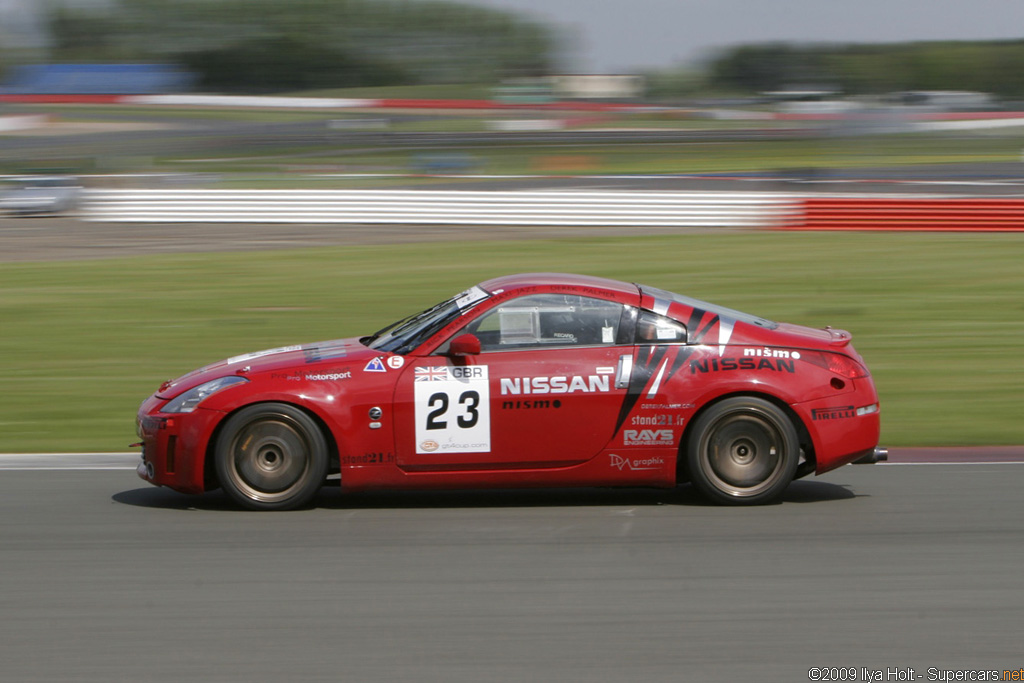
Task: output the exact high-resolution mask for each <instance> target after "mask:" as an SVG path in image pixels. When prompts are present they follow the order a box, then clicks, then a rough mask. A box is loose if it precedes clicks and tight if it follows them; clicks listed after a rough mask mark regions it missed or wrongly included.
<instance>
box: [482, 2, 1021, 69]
mask: <svg viewBox="0 0 1024 683" xmlns="http://www.w3.org/2000/svg"><path fill="white" fill-rule="evenodd" d="M462 1H463V2H469V3H470V4H474V5H480V6H486V7H495V8H500V9H508V10H516V11H521V12H526V13H529V14H531V15H533V17H534V18H537V19H541V20H543V21H544V22H545V23H551V24H555V25H556V26H558V27H560V28H562V29H564V30H565V31H567V32H568V35H569V36H570V38H571V40H570V41H569V43H568V44H569V46H570V51H569V53H568V55H567V57H568V63H567V67H568V68H567V70H569V71H572V72H575V73H634V72H636V71H640V70H644V69H649V68H652V67H669V66H672V65H675V64H679V63H688V62H694V61H697V60H700V59H701V58H707V57H709V56H711V55H713V53H714V51H715V50H718V49H721V48H723V47H728V46H731V45H736V44H739V43H762V42H774V41H789V42H801V43H808V42H843V43H846V42H851V43H891V42H904V41H917V40H991V39H1007V38H1020V39H1024V0H462Z"/></svg>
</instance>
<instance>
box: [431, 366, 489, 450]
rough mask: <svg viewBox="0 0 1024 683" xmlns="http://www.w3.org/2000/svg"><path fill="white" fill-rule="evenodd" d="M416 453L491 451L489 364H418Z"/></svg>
mask: <svg viewBox="0 0 1024 683" xmlns="http://www.w3.org/2000/svg"><path fill="white" fill-rule="evenodd" d="M415 371H416V374H415V376H414V388H415V394H414V397H413V398H414V400H415V402H416V452H417V453H436V452H446V453H489V452H490V450H491V396H490V384H489V381H488V377H487V366H480V365H473V366H466V367H426V368H415Z"/></svg>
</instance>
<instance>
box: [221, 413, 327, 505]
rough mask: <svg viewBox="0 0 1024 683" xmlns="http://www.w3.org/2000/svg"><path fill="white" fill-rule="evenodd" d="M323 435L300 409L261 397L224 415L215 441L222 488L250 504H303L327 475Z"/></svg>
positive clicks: (235, 497)
mask: <svg viewBox="0 0 1024 683" xmlns="http://www.w3.org/2000/svg"><path fill="white" fill-rule="evenodd" d="M327 453H328V448H327V441H326V439H325V438H324V435H323V432H322V431H321V430H320V427H319V426H318V425H317V424H316V422H315V421H314V420H313V419H312V418H311V417H310V416H309V415H307V414H306V413H305V412H303V411H302V410H299V409H298V408H296V407H294V406H290V405H287V404H283V403H261V404H257V405H252V406H249V407H247V408H243V409H241V410H239V411H238V412H237V413H235V414H234V415H232V416H231V417H230V418H228V421H227V422H226V423H225V425H224V429H223V430H221V433H220V436H219V437H218V438H217V443H216V456H215V457H216V466H217V475H218V477H219V479H220V483H221V486H222V487H223V488H224V490H225V492H226V493H227V494H228V495H229V496H230V497H231V498H232V499H233V500H234V501H235V502H237V503H239V504H240V505H242V506H244V507H247V508H249V509H251V510H290V509H293V508H297V507H301V506H303V505H306V504H308V503H309V502H310V501H311V500H312V499H313V496H315V495H316V493H317V491H318V490H319V489H320V487H321V485H322V484H323V481H324V478H325V477H326V476H327V460H328V455H327Z"/></svg>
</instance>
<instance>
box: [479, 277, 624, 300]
mask: <svg viewBox="0 0 1024 683" xmlns="http://www.w3.org/2000/svg"><path fill="white" fill-rule="evenodd" d="M552 286H563V287H574V288H587V287H589V288H592V289H603V290H605V291H609V292H614V293H616V294H620V295H624V296H627V297H635V296H638V295H639V294H640V289H639V288H638V287H637V286H636V285H634V284H629V283H627V282H620V281H619V280H610V279H608V278H603V277H594V276H592V275H573V274H569V273H521V274H519V275H506V276H504V277H497V278H494V279H491V280H486V281H485V282H481V283H480V288H481V289H483V290H484V291H486V292H487V293H489V294H497V293H498V292H502V291H510V290H515V289H521V288H523V287H552Z"/></svg>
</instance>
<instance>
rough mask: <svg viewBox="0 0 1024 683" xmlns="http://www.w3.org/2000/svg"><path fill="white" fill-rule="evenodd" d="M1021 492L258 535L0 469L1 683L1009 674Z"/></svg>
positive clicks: (368, 518)
mask: <svg viewBox="0 0 1024 683" xmlns="http://www.w3.org/2000/svg"><path fill="white" fill-rule="evenodd" d="M977 455H978V454H975V456H977ZM1004 455H1005V456H1009V455H1010V452H1009V451H1005V452H1004ZM1019 456H1020V453H1019V452H1016V454H1015V455H1014V456H1013V457H1012V458H1009V457H1008V459H1016V460H1018V461H1019V460H1021V458H1020V457H1019ZM906 459H907V458H901V460H906ZM910 459H913V458H910ZM918 459H919V460H921V459H923V460H934V459H935V458H928V457H923V458H918ZM114 461H115V462H114V464H115V465H120V464H123V462H124V461H123V459H118V458H114ZM1022 484H1024V464H1020V463H1019V462H1018V463H1000V464H933V465H894V464H886V465H874V466H849V467H844V468H841V469H839V470H837V471H835V472H831V473H828V474H826V475H823V476H822V477H819V478H810V479H805V480H801V481H798V482H795V483H794V484H793V485H792V486H791V487H790V489H789V491H788V494H787V495H786V497H785V500H784V502H782V503H781V504H778V505H772V506H767V507H759V508H730V507H719V506H714V505H707V504H704V503H703V502H701V500H700V499H699V498H697V496H696V495H695V493H694V492H693V491H692V490H691V489H690V488H689V487H686V486H684V487H681V488H680V489H677V490H675V491H652V490H634V489H631V490H622V491H617V490H604V489H592V490H580V491H569V490H552V491H526V492H520V491H507V490H503V491H494V492H431V493H372V494H371V493H364V494H355V495H343V494H341V493H340V492H339V491H338V490H337V489H335V488H325V489H324V490H323V491H322V492H321V494H320V496H319V497H318V499H317V501H316V507H315V508H311V509H307V510H300V511H295V512H289V513H253V512H243V511H239V510H236V509H234V508H233V507H232V506H231V505H230V504H229V502H228V501H227V499H226V498H225V497H224V496H223V495H222V494H220V493H219V492H214V493H211V494H206V495H203V496H186V495H182V494H178V493H174V492H172V491H169V490H166V489H158V488H154V487H152V486H149V485H148V484H146V483H144V482H143V481H141V480H139V479H138V478H137V477H136V475H135V474H134V472H132V471H130V470H127V469H113V470H98V471H97V470H92V471H88V470H86V471H81V470H76V471H68V470H57V471H54V470H42V471H24V470H15V471H3V472H0V512H2V514H0V568H2V571H0V606H2V610H0V613H2V615H3V617H2V619H0V678H2V679H3V680H9V681H65V680H66V681H71V680H75V681H104V682H106V681H180V680H197V681H198V680H202V681H247V682H251V681H491V680H493V681H588V682H593V681H794V682H796V681H807V680H809V673H808V672H809V671H810V670H811V669H812V668H815V667H817V668H819V669H821V668H829V667H855V668H856V671H857V674H858V676H862V669H863V668H868V669H870V670H882V671H885V670H888V669H893V670H896V669H898V670H899V671H900V672H906V671H907V670H908V669H910V668H913V669H914V672H915V673H914V675H913V676H914V677H913V678H912V679H911V680H942V679H941V678H937V677H932V674H930V673H929V671H928V670H929V668H935V669H937V670H943V671H945V670H952V671H966V670H998V671H1000V672H1002V671H1003V670H1010V669H1013V670H1018V669H1020V668H1021V667H1022V666H1024V652H1022V650H1021V647H1020V633H1021V627H1022V625H1024V623H1022V622H1024V590H1022V588H1024V586H1022V584H1024V580H1022V577H1021V566H1022V564H1024V515H1021V509H1022V506H1021V503H1020V498H1021V489H1022ZM883 675H884V674H883ZM934 675H935V676H938V675H940V674H938V673H937V672H936V674H934ZM941 675H945V674H941ZM918 677H920V678H918ZM858 680H861V679H860V678H858ZM883 680H897V679H896V678H883ZM900 680H907V679H905V678H903V679H900Z"/></svg>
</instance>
